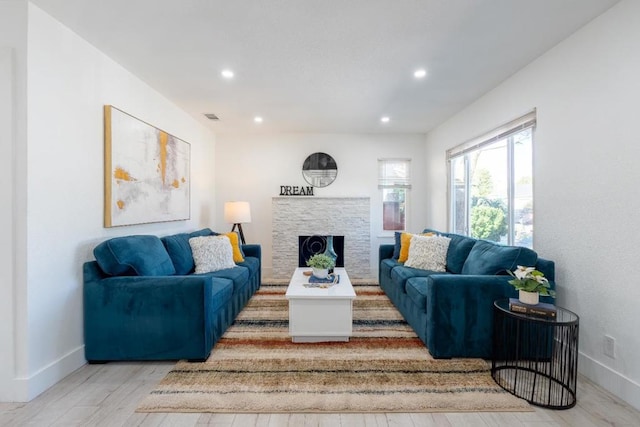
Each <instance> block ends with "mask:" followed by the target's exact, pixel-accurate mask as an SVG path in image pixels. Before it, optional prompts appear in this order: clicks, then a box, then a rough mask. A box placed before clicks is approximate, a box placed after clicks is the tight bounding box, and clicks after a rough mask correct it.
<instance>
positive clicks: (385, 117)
mask: <svg viewBox="0 0 640 427" xmlns="http://www.w3.org/2000/svg"><path fill="white" fill-rule="evenodd" d="M389 120H390V119H389V116H383V117H381V118H380V121H381V122H382V123H389Z"/></svg>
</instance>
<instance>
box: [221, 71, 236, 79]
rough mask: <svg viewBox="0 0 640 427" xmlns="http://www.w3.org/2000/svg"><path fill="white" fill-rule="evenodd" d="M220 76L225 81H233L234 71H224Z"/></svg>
mask: <svg viewBox="0 0 640 427" xmlns="http://www.w3.org/2000/svg"><path fill="white" fill-rule="evenodd" d="M220 74H221V75H222V77H224V78H225V79H232V78H233V71H231V70H222V72H221V73H220Z"/></svg>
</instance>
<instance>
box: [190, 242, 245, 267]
mask: <svg viewBox="0 0 640 427" xmlns="http://www.w3.org/2000/svg"><path fill="white" fill-rule="evenodd" d="M189 245H190V246H191V252H193V261H194V263H195V265H196V271H195V272H196V273H210V272H212V271H218V270H224V269H225V268H233V267H235V266H236V263H235V262H233V248H232V247H231V241H230V240H229V238H228V237H227V236H203V237H193V238H191V239H189Z"/></svg>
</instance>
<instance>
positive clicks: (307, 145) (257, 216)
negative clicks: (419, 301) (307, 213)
mask: <svg viewBox="0 0 640 427" xmlns="http://www.w3.org/2000/svg"><path fill="white" fill-rule="evenodd" d="M315 152H325V153H328V154H330V155H331V156H333V158H334V159H335V160H336V163H337V164H338V176H337V178H336V180H335V181H334V182H333V183H332V184H331V185H329V186H327V187H324V188H316V189H314V195H315V196H323V197H340V196H353V197H370V198H371V277H374V278H377V274H378V273H377V271H378V267H377V260H378V246H379V245H380V243H383V242H384V243H391V242H392V241H393V240H392V239H391V238H389V237H386V238H383V237H381V236H382V198H381V193H380V190H378V158H385V157H402V158H411V159H412V176H413V183H414V187H413V189H412V190H411V202H412V203H411V206H410V212H409V218H408V226H407V229H408V230H413V231H420V230H422V229H423V228H424V227H425V225H426V222H427V218H425V212H426V209H425V197H424V193H425V188H426V186H425V182H426V171H425V162H424V159H425V148H424V135H417V134H415V135H414V134H402V135H380V134H304V133H287V134H258V133H251V134H249V133H247V134H218V135H217V145H216V163H215V174H216V187H217V188H216V190H217V191H216V206H217V208H218V209H219V212H218V218H219V220H218V221H217V223H216V227H217V229H219V230H226V229H227V228H229V229H230V227H231V225H229V224H226V223H224V218H223V216H222V209H223V207H224V202H225V201H230V200H246V201H249V202H250V203H251V215H252V222H251V223H250V224H246V225H243V226H242V227H243V230H244V234H245V237H246V239H247V243H260V244H262V251H263V252H262V256H263V276H264V277H265V278H271V277H272V276H271V267H272V263H271V245H272V236H271V231H272V226H271V198H272V197H274V196H278V195H279V192H280V185H300V186H305V185H308V184H307V183H306V181H305V180H304V178H303V176H302V163H303V161H304V159H305V158H306V157H307V156H308V155H309V154H312V153H315Z"/></svg>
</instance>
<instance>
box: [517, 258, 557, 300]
mask: <svg viewBox="0 0 640 427" xmlns="http://www.w3.org/2000/svg"><path fill="white" fill-rule="evenodd" d="M508 273H509V274H510V275H511V276H512V277H513V278H514V279H513V280H509V284H511V285H513V287H514V288H516V289H517V290H518V299H519V300H520V302H522V303H524V304H531V305H535V304H538V302H539V301H540V295H545V296H550V297H552V298H555V297H556V292H555V291H554V290H553V289H551V285H550V284H549V280H547V278H546V277H544V274H543V273H542V272H540V271H538V270H536V269H535V268H534V267H523V266H521V265H519V266H518V268H517V269H515V270H514V271H508Z"/></svg>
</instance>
